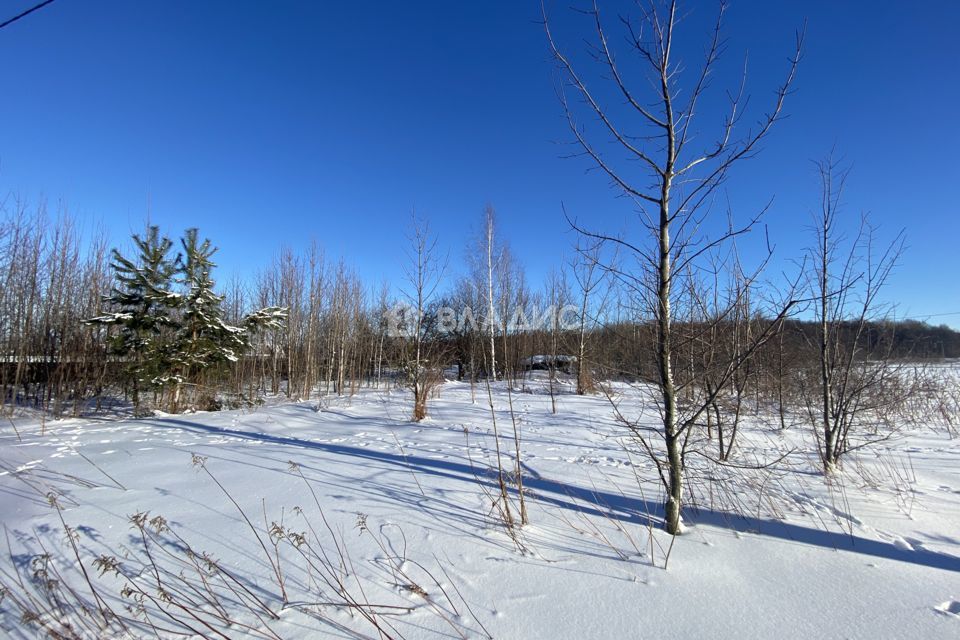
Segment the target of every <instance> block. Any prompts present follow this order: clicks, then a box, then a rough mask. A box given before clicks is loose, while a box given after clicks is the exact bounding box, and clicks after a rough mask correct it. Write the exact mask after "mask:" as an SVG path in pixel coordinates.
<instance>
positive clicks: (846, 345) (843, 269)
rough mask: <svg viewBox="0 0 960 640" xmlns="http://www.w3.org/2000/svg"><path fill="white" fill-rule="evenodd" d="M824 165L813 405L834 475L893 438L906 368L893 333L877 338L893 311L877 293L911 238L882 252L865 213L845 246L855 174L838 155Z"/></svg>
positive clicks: (824, 456) (815, 252)
mask: <svg viewBox="0 0 960 640" xmlns="http://www.w3.org/2000/svg"><path fill="white" fill-rule="evenodd" d="M817 168H818V171H819V174H820V181H821V201H820V210H819V212H818V214H817V216H816V224H815V233H816V245H815V246H814V247H813V248H812V249H811V250H810V258H811V260H812V262H813V264H814V273H813V277H812V279H811V283H810V286H811V289H812V297H813V299H814V300H815V301H816V302H815V309H814V313H815V316H816V319H817V326H818V333H817V337H816V347H817V351H818V354H817V355H818V364H819V366H818V369H819V371H818V374H819V384H818V385H815V386H814V387H813V388H815V389H816V390H817V392H818V394H819V403H815V402H812V398H811V399H810V400H808V407H809V414H810V418H811V422H812V423H813V424H814V426H815V428H814V433H815V434H816V435H817V436H818V438H817V441H818V444H819V449H820V459H821V460H822V462H823V466H824V470H825V472H826V473H828V474H829V473H831V472H832V471H833V470H834V469H835V468H836V466H837V465H838V464H839V462H840V460H841V458H842V457H843V456H844V455H845V454H847V453H849V452H850V451H853V450H856V449H859V448H862V447H864V446H867V445H869V444H873V443H875V442H877V441H880V440H884V439H886V438H887V437H888V435H889V429H888V430H882V429H880V427H881V426H882V425H886V426H890V425H889V423H888V422H887V420H886V417H887V416H888V415H889V414H890V412H891V411H892V409H894V407H895V406H896V405H897V404H898V403H900V402H902V400H903V398H904V395H905V389H904V388H903V385H904V383H905V380H904V377H903V375H902V374H903V371H902V367H899V366H894V364H893V363H892V362H891V354H892V345H893V342H892V340H890V339H889V338H890V336H877V335H871V321H875V320H877V319H879V318H883V317H885V316H886V314H887V313H888V312H889V311H890V308H889V307H888V306H884V305H882V304H880V301H879V299H878V295H879V292H880V290H881V289H882V288H883V286H884V285H885V284H886V282H887V280H888V279H889V277H890V273H891V271H892V270H893V269H894V267H895V266H896V264H897V260H898V258H899V257H900V254H901V253H902V251H903V241H904V238H903V232H902V231H901V232H900V233H899V234H898V235H897V236H896V237H895V238H894V240H893V241H892V242H891V243H890V244H888V245H887V246H885V247H882V248H880V249H879V250H878V248H877V244H876V240H875V229H874V228H873V227H871V226H870V224H869V222H868V220H867V218H866V216H861V219H860V224H859V227H858V228H857V231H856V234H855V236H854V237H853V238H852V239H851V241H850V242H849V246H848V247H847V248H846V249H844V248H843V246H842V245H843V238H842V236H841V232H840V227H841V217H840V211H841V209H842V204H843V202H842V199H843V195H844V187H845V185H846V180H847V176H848V175H849V172H848V171H847V170H843V169H840V168H839V167H838V166H837V163H836V162H835V161H834V160H833V159H832V158H828V159H827V160H824V161H821V162H819V163H818V164H817ZM884 338H886V340H885V339H884ZM817 404H819V406H817ZM815 406H817V409H816V410H815V409H814V408H813V407H815Z"/></svg>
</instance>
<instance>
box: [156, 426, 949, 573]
mask: <svg viewBox="0 0 960 640" xmlns="http://www.w3.org/2000/svg"><path fill="white" fill-rule="evenodd" d="M150 423H151V424H153V425H155V426H158V427H173V428H178V429H186V430H192V431H198V432H205V433H212V434H217V435H222V436H230V437H233V438H238V439H247V440H252V441H257V442H261V443H265V444H275V445H279V446H282V447H290V448H297V449H307V450H314V451H323V452H326V453H331V454H334V455H338V456H345V457H350V458H356V459H361V460H368V461H373V462H378V463H381V464H384V465H387V466H391V467H398V468H402V469H404V470H405V471H413V472H414V473H423V474H427V475H432V476H437V477H442V478H448V479H452V480H458V481H467V482H473V483H475V482H477V481H479V482H484V483H486V484H487V485H488V486H489V487H491V488H492V489H493V490H494V491H496V490H497V488H496V483H495V481H494V478H492V477H490V476H489V475H488V476H487V477H484V476H483V475H481V474H485V472H486V468H485V467H484V466H483V465H470V464H464V463H462V462H456V461H454V460H450V459H435V458H426V457H422V456H417V455H409V454H408V455H400V454H395V453H388V452H385V451H376V450H372V449H369V448H363V447H352V446H347V445H342V444H335V443H327V442H313V441H310V440H304V439H301V438H291V437H287V436H277V435H270V434H265V433H257V432H251V431H238V430H235V429H228V428H224V427H215V426H210V425H204V424H200V423H196V422H190V421H188V420H182V419H176V418H161V419H152V420H150ZM524 488H525V489H527V490H529V491H530V492H531V493H533V494H534V495H535V497H536V499H537V500H538V501H540V502H542V503H547V504H553V505H555V506H557V507H560V508H564V509H571V510H574V511H578V512H582V513H585V514H588V515H596V516H601V517H604V518H613V519H616V520H620V521H623V522H630V523H634V524H639V525H643V526H646V525H647V524H649V523H651V521H653V522H655V523H657V524H659V523H660V522H662V521H663V508H662V505H659V504H653V503H650V502H646V501H644V500H640V499H635V498H630V497H625V496H623V495H621V494H620V493H612V492H609V491H601V490H597V489H593V488H584V487H578V486H576V485H572V484H567V483H564V482H558V481H555V480H550V479H548V478H544V477H536V476H525V477H524ZM686 521H687V523H688V524H694V525H696V524H701V525H709V526H713V527H717V528H721V529H728V530H731V531H737V532H743V533H751V534H755V535H758V536H762V537H765V538H774V539H778V540H784V541H788V542H793V543H797V544H805V545H812V546H818V547H823V548H827V549H835V550H838V551H847V552H851V553H857V554H861V555H866V556H871V557H875V558H883V559H887V560H895V561H898V562H907V563H911V564H916V565H921V566H926V567H931V568H934V569H942V570H945V571H955V572H960V557H957V556H953V555H948V554H944V553H939V552H935V551H930V550H928V549H924V548H922V547H920V548H909V547H907V546H906V545H903V546H897V545H894V544H891V543H888V542H884V541H881V540H870V539H868V538H863V537H860V536H856V535H851V534H849V533H842V532H835V531H827V530H824V529H818V528H814V527H809V526H804V525H800V524H793V523H790V522H785V521H782V520H774V519H770V518H758V517H745V516H740V515H736V514H731V513H728V512H723V511H718V510H714V509H705V508H697V509H689V510H688V511H687V512H686Z"/></svg>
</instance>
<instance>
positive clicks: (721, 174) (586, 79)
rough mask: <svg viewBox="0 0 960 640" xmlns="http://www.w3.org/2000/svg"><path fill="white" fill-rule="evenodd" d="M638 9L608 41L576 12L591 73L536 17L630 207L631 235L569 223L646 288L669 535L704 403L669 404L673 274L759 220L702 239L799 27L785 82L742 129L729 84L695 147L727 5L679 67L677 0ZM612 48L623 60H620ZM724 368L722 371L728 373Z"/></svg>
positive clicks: (580, 129)
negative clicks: (716, 117) (625, 260)
mask: <svg viewBox="0 0 960 640" xmlns="http://www.w3.org/2000/svg"><path fill="white" fill-rule="evenodd" d="M638 10H639V16H637V17H629V16H622V17H621V18H620V21H619V25H620V28H621V31H619V32H618V34H617V36H615V39H611V38H609V37H608V33H607V21H606V19H605V17H604V16H602V15H601V12H600V9H599V6H598V4H597V3H596V2H594V4H593V5H592V7H591V8H590V9H588V10H586V11H584V12H583V14H584V15H585V16H586V19H587V20H588V21H589V22H590V27H589V29H590V31H591V32H592V37H591V38H590V40H589V44H588V55H589V56H590V60H591V63H592V64H595V65H597V66H591V67H589V69H591V70H593V69H596V70H597V71H596V74H595V76H593V77H591V75H590V72H588V71H584V70H583V68H582V66H581V64H580V63H579V62H577V61H576V58H575V57H574V55H573V54H570V53H568V52H566V51H565V50H564V49H563V48H562V47H561V46H560V44H559V42H558V41H557V39H556V38H555V37H554V32H553V30H552V27H551V22H550V20H549V19H548V16H547V11H546V7H545V6H543V19H544V26H545V31H546V37H547V41H548V44H549V47H550V50H551V52H552V54H553V57H554V59H555V60H556V63H557V66H558V69H559V71H560V74H561V77H562V78H563V80H562V86H561V90H560V91H559V95H560V100H561V103H562V106H563V110H564V113H565V115H566V120H567V123H568V128H569V131H570V133H571V134H572V136H573V139H574V144H575V145H576V146H577V147H578V148H579V151H580V153H581V154H582V155H583V156H585V157H586V158H588V159H589V160H590V161H591V162H592V164H593V165H594V166H595V167H596V168H597V169H599V170H600V171H601V172H602V174H603V175H604V176H606V177H607V178H608V179H609V180H610V181H611V182H612V184H613V185H614V186H615V188H616V189H617V190H619V191H620V193H621V194H622V195H623V196H625V197H626V198H627V199H628V200H629V201H630V202H631V203H632V204H633V205H634V206H635V208H636V210H637V212H638V220H639V226H640V230H641V237H640V238H634V237H630V236H623V235H615V234H610V233H604V232H602V231H599V230H594V229H587V228H585V227H583V226H582V225H580V224H579V223H577V222H576V221H575V220H574V221H572V222H573V225H574V227H575V228H576V229H577V230H578V231H580V232H582V233H585V234H586V235H588V236H590V237H592V238H594V239H597V240H602V241H603V242H607V243H612V244H614V245H616V246H617V247H618V248H619V249H620V250H621V252H622V253H625V254H629V255H630V256H631V257H633V258H635V260H632V261H631V262H632V263H633V264H636V265H638V266H637V269H636V270H634V271H631V270H628V269H627V268H624V269H617V268H616V267H615V266H614V265H607V267H608V269H610V270H612V271H614V272H615V273H616V274H617V276H618V277H620V278H621V279H625V280H628V281H629V282H630V284H631V286H633V287H634V288H636V289H638V290H642V291H644V292H645V293H646V300H648V302H649V313H650V316H651V317H652V318H653V322H654V324H655V326H656V339H655V344H656V360H657V376H656V380H655V381H654V382H655V387H656V390H657V394H658V396H659V398H658V399H659V401H660V405H661V410H662V413H661V428H660V429H658V430H657V438H658V439H659V440H661V441H662V442H661V446H655V445H656V442H652V441H651V439H650V434H646V435H644V434H643V433H637V436H638V438H640V439H641V441H642V443H643V446H644V448H645V450H646V451H647V452H648V453H649V454H650V455H651V457H652V459H653V460H654V462H655V463H656V464H657V467H658V469H659V471H660V479H661V481H662V482H663V485H664V488H665V489H666V494H667V497H666V501H665V509H664V510H665V519H664V520H665V521H664V527H665V529H666V531H668V532H669V533H671V534H677V533H680V531H681V507H682V503H683V499H684V442H685V433H686V432H687V431H688V429H690V427H691V426H692V425H693V424H695V423H696V421H697V420H698V418H699V417H700V415H701V414H702V412H703V411H704V410H705V409H706V407H705V405H704V403H703V402H698V403H697V405H696V406H693V407H684V406H681V405H680V404H679V402H678V389H677V385H676V383H675V373H674V370H673V366H674V365H673V360H674V358H675V355H676V354H675V352H674V348H675V345H674V331H673V315H674V314H673V310H672V298H673V297H674V295H675V291H678V290H681V291H682V286H678V285H679V284H680V283H678V279H680V278H682V274H684V273H685V272H686V271H687V268H688V267H689V266H690V265H691V264H694V263H695V262H696V261H697V260H698V259H699V258H700V257H702V256H704V255H705V254H708V253H710V252H711V251H713V250H714V249H716V248H717V247H718V246H719V245H720V244H722V243H724V242H726V241H727V240H730V239H731V238H734V237H736V236H738V235H741V234H745V233H747V232H749V231H750V230H751V229H752V228H753V226H754V225H755V224H756V222H757V220H758V219H759V214H758V215H756V216H753V217H751V218H750V219H749V220H747V221H746V223H745V224H742V225H740V226H731V227H730V228H729V229H727V230H726V231H720V232H718V233H716V234H714V235H712V236H711V235H708V234H707V231H706V229H708V228H709V227H705V226H704V224H703V223H704V222H706V221H707V219H708V218H709V217H710V213H711V212H710V205H711V204H712V202H713V196H714V195H715V194H716V192H717V190H718V188H719V187H720V185H722V184H723V182H724V180H725V179H726V178H727V177H728V176H729V174H730V172H731V170H732V169H733V168H734V166H735V165H738V164H739V163H740V162H741V161H742V160H745V159H747V158H750V157H752V156H753V155H755V153H756V151H757V150H758V145H759V143H760V142H761V141H762V140H763V139H764V138H766V137H767V135H768V134H769V133H770V132H771V130H772V129H773V127H774V125H775V124H776V123H777V121H778V120H780V119H781V117H782V114H783V106H784V103H785V101H786V98H787V95H788V94H789V92H790V89H791V86H792V85H793V80H794V77H795V74H796V70H797V66H798V63H799V60H800V51H801V44H802V34H798V35H797V39H796V46H795V48H794V50H793V54H792V56H791V57H790V59H789V61H788V63H787V70H786V72H785V79H784V80H783V82H782V84H780V86H779V87H778V88H777V90H776V92H775V96H774V98H773V102H772V104H771V105H770V106H769V108H768V110H767V111H766V113H764V114H763V115H761V116H760V117H759V119H758V120H757V121H756V122H755V124H754V125H753V126H751V127H749V128H746V130H744V128H743V127H742V126H741V125H742V120H743V118H744V111H743V108H744V106H745V102H746V95H745V93H746V92H745V86H746V74H745V73H744V77H743V78H742V79H741V81H740V83H739V86H738V87H737V88H734V89H733V90H732V91H731V92H730V93H729V94H728V95H729V104H728V108H727V111H726V114H725V115H723V116H722V121H721V124H720V126H719V130H718V131H717V133H716V135H715V136H714V137H713V140H714V142H712V143H707V144H703V143H701V141H704V140H707V139H708V134H707V133H706V132H705V131H702V130H700V128H699V118H698V115H699V111H698V109H699V107H700V105H701V99H702V98H703V97H704V94H705V92H706V91H707V89H708V87H709V86H710V84H711V83H710V79H711V75H712V73H713V72H714V71H715V69H716V66H717V61H718V59H719V58H720V56H721V53H722V51H723V49H724V42H723V38H722V36H721V32H722V23H723V15H724V12H725V10H726V5H725V4H723V3H721V4H720V8H719V11H718V14H717V18H716V21H715V22H714V24H713V28H712V30H711V33H710V35H709V37H708V40H707V46H706V48H705V53H704V57H703V59H702V61H701V62H700V63H699V64H698V65H696V66H691V65H683V64H682V62H681V60H680V59H679V58H678V57H677V56H676V55H675V46H676V33H677V29H676V27H677V26H678V22H679V16H678V12H679V10H678V6H677V3H676V2H675V1H671V2H665V3H664V2H657V1H656V0H653V1H651V2H649V3H639V6H638ZM621 41H623V42H624V44H623V45H621ZM624 48H625V52H624ZM621 53H625V55H626V56H628V59H629V60H630V63H625V62H624V58H623V57H622V56H621ZM638 69H640V70H641V71H638ZM690 69H693V71H692V72H691V71H690ZM598 85H599V86H598ZM614 100H615V102H614ZM614 104H616V105H617V106H616V107H614ZM584 121H586V122H584ZM587 124H589V126H587ZM643 236H646V237H643ZM735 368H736V363H730V367H728V369H735ZM730 374H732V371H729V372H728V373H727V374H726V375H730Z"/></svg>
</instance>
